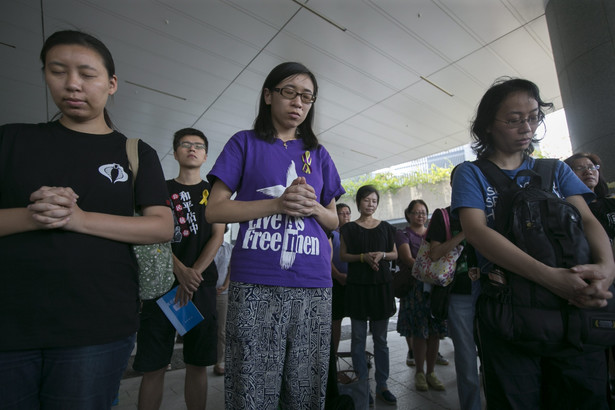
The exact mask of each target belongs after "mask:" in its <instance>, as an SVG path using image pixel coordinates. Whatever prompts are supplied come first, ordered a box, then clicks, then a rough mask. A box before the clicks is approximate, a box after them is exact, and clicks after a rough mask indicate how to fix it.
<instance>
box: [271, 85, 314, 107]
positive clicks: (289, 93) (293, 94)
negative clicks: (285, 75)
mask: <svg viewBox="0 0 615 410" xmlns="http://www.w3.org/2000/svg"><path fill="white" fill-rule="evenodd" d="M273 91H277V92H279V93H280V95H281V96H282V97H284V98H286V99H287V100H294V99H295V98H297V96H299V97H301V102H302V103H304V104H312V103H313V102H314V101H316V96H315V95H314V94H312V93H298V92H297V91H295V90H293V89H292V88H288V87H282V88H274V89H273Z"/></svg>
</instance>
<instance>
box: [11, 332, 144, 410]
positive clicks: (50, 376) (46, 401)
mask: <svg viewBox="0 0 615 410" xmlns="http://www.w3.org/2000/svg"><path fill="white" fill-rule="evenodd" d="M134 343H135V336H134V335H132V336H130V337H127V338H125V339H122V340H119V341H117V342H112V343H107V344H102V345H95V346H82V347H70V348H53V349H38V350H18V351H11V352H0V398H1V399H0V409H6V410H8V409H15V410H17V409H38V408H43V409H45V410H48V409H49V410H52V409H58V410H60V409H62V410H64V409H75V410H94V409H101V410H102V409H105V410H109V408H110V407H111V403H112V402H113V399H114V398H115V396H116V395H117V391H118V389H119V386H120V380H121V378H122V374H123V373H124V369H125V368H126V364H127V362H128V358H129V357H130V353H131V352H132V348H133V346H134Z"/></svg>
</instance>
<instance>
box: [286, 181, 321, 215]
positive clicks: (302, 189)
mask: <svg viewBox="0 0 615 410" xmlns="http://www.w3.org/2000/svg"><path fill="white" fill-rule="evenodd" d="M278 200H279V201H280V213H283V214H286V215H290V216H295V217H304V216H311V215H313V214H314V212H315V210H316V208H317V206H318V201H317V200H316V193H315V191H314V188H313V187H312V186H311V185H308V184H307V182H306V180H305V177H298V178H295V180H294V181H293V182H292V183H291V184H290V186H289V187H288V188H286V189H285V190H284V193H283V194H282V195H281V196H280V197H279V198H278Z"/></svg>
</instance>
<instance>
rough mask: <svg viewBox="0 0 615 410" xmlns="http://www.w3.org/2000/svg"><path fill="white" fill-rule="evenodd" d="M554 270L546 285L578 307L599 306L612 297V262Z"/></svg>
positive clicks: (605, 303) (604, 304) (602, 305)
mask: <svg viewBox="0 0 615 410" xmlns="http://www.w3.org/2000/svg"><path fill="white" fill-rule="evenodd" d="M554 269H555V270H556V271H563V272H556V275H555V276H554V278H557V279H555V280H553V281H551V286H548V287H549V288H550V289H551V291H553V292H554V293H556V294H557V295H559V296H561V297H563V298H564V299H566V300H568V302H569V303H571V304H573V305H575V306H577V307H580V308H600V307H604V306H606V305H607V301H608V299H611V298H612V297H613V294H612V293H611V292H610V291H609V286H610V285H611V283H613V264H612V263H611V264H606V265H601V264H586V265H577V266H574V267H572V268H570V269H563V268H554Z"/></svg>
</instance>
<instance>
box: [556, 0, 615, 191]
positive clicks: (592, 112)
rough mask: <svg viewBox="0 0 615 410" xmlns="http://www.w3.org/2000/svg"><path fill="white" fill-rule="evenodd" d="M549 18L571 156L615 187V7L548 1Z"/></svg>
mask: <svg viewBox="0 0 615 410" xmlns="http://www.w3.org/2000/svg"><path fill="white" fill-rule="evenodd" d="M545 14H546V19H547V25H548V28H549V36H550V37H551V46H552V48H553V57H554V60H555V67H556V70H557V76H558V80H559V87H560V91H561V93H562V102H563V105H564V108H565V110H566V120H567V122H568V129H569V130H570V142H571V144H572V150H573V152H575V153H576V152H593V153H596V154H598V155H599V156H600V158H601V159H602V162H603V168H604V169H601V170H600V172H601V173H602V174H603V176H604V177H605V178H606V180H607V181H615V1H613V0H549V3H548V4H547V6H546V11H545Z"/></svg>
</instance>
